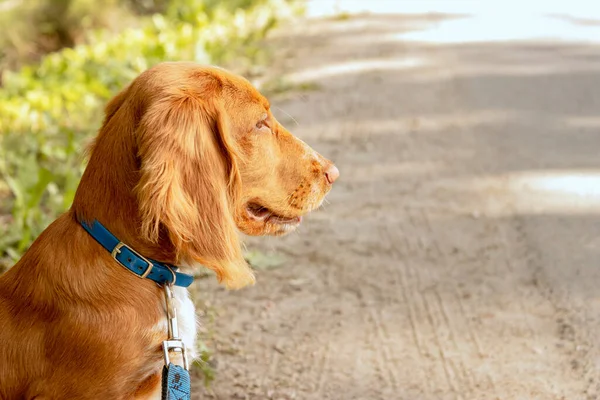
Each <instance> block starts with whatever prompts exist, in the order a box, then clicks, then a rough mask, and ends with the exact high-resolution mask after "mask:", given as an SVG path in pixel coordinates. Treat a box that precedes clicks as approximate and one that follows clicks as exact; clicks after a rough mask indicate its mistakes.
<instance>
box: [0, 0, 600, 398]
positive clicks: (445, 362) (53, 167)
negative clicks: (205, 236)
mask: <svg viewBox="0 0 600 400" xmlns="http://www.w3.org/2000/svg"><path fill="white" fill-rule="evenodd" d="M599 45H600V5H596V4H594V2H591V1H576V0H574V1H568V2H566V1H551V0H549V1H544V2H542V1H527V2H525V1H521V2H516V1H512V0H507V1H503V2H499V1H496V2H495V1H484V0H479V1H477V0H443V1H442V0H431V1H428V0H422V1H419V0H371V1H368V2H365V1H354V0H310V1H303V2H300V1H299V2H292V1H284V0H235V1H216V0H215V1H212V0H112V1H106V2H104V3H103V5H102V7H98V4H97V2H96V3H94V2H92V1H87V0H30V1H25V0H21V1H18V0H0V70H1V72H2V74H1V79H2V80H1V85H0V266H2V267H3V268H9V267H10V266H11V265H12V264H13V263H14V260H16V259H18V257H19V256H20V255H21V254H22V252H23V251H25V250H26V249H27V247H28V245H29V244H30V243H31V241H32V240H33V239H34V238H35V237H36V236H37V235H38V234H39V232H41V230H43V228H44V227H45V226H46V225H47V224H48V223H49V222H50V221H52V220H53V219H54V218H55V217H56V215H57V214H58V213H60V212H62V211H64V210H65V209H66V208H68V207H69V205H70V203H71V200H72V197H73V194H74V190H75V188H76V185H77V182H78V179H79V177H80V174H81V172H82V170H83V159H82V157H81V154H82V149H84V147H85V144H86V143H87V141H88V140H89V138H91V137H92V136H93V135H94V134H95V132H96V131H97V129H98V127H99V124H100V121H101V118H102V108H103V106H104V104H105V103H106V101H107V100H108V99H109V98H110V97H111V96H112V95H113V94H114V93H115V92H116V91H118V90H119V89H120V88H122V87H123V86H124V85H125V84H127V82H129V81H130V80H131V79H133V78H134V77H135V76H136V75H137V74H139V73H140V72H141V71H143V70H145V69H147V68H148V67H150V66H151V65H153V64H156V63H157V62H160V61H165V60H180V59H186V60H196V61H198V62H203V63H212V64H219V65H223V66H225V67H227V68H230V69H232V70H234V71H236V72H238V73H241V74H243V75H245V76H247V77H248V78H249V79H250V80H251V81H252V82H253V83H254V84H256V85H257V86H258V87H259V88H260V89H261V90H262V91H263V92H264V93H265V94H267V95H268V96H269V98H270V100H271V103H272V105H273V110H274V113H275V114H276V116H277V117H278V119H279V120H280V121H281V122H282V123H283V124H284V125H286V126H287V127H288V128H289V129H290V130H291V131H293V132H294V133H296V134H297V135H298V136H299V137H300V138H302V139H303V140H304V141H306V142H308V143H309V144H310V145H311V146H313V147H314V148H315V149H316V150H318V151H319V152H320V153H322V154H323V155H324V156H326V157H328V158H330V159H332V160H334V161H335V162H336V164H337V165H338V167H339V169H340V171H341V178H340V179H339V180H338V181H337V182H336V185H335V187H334V189H333V190H332V192H331V193H330V195H329V196H328V200H329V201H328V203H327V204H326V205H325V207H323V208H322V209H321V210H319V211H317V212H315V213H313V214H312V215H310V216H309V217H308V218H307V219H306V221H305V222H304V223H303V225H302V226H301V227H300V229H299V230H298V232H295V233H293V234H291V235H289V236H286V237H284V238H247V240H246V243H247V253H246V254H247V258H248V260H249V261H250V263H251V264H252V265H253V267H254V268H255V269H256V271H257V277H258V283H257V285H256V286H254V287H252V288H248V289H244V290H242V291H238V292H227V291H225V290H223V289H222V288H220V287H218V286H217V284H216V282H215V280H214V279H213V278H212V277H210V276H208V275H207V277H209V279H201V278H203V277H199V279H198V281H197V283H195V285H194V286H193V288H194V289H193V291H194V298H195V301H196V303H197V305H198V312H199V313H200V317H201V318H200V319H201V323H202V326H201V337H200V338H199V343H198V345H199V347H200V348H201V349H202V354H203V356H202V357H203V360H202V361H200V362H197V363H196V364H195V367H194V379H195V381H194V382H195V383H194V384H195V387H194V390H195V396H197V397H196V398H215V399H256V400H259V399H260V400H264V399H279V400H285V399H309V400H321V399H332V400H333V399H340V400H341V399H343V400H349V399H361V400H377V399H386V400H389V399H394V400H396V399H397V400H434V399H435V400H439V399H464V400H470V399H544V400H545V399H569V400H571V399H574V400H579V399H582V400H591V399H596V398H598V396H599V395H600V390H599V389H600V387H599V385H600V381H599V376H600V349H599V345H600V340H599V339H598V337H599V335H598V332H600V296H599V295H598V293H599V290H598V288H599V287H600V268H599V261H598V260H599V259H600V218H599V214H600V116H599V111H600V95H599V93H600V47H599Z"/></svg>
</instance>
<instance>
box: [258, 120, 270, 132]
mask: <svg viewBox="0 0 600 400" xmlns="http://www.w3.org/2000/svg"><path fill="white" fill-rule="evenodd" d="M256 129H258V130H269V131H270V130H271V128H270V127H269V125H267V119H266V118H264V119H261V120H260V121H258V122H257V123H256Z"/></svg>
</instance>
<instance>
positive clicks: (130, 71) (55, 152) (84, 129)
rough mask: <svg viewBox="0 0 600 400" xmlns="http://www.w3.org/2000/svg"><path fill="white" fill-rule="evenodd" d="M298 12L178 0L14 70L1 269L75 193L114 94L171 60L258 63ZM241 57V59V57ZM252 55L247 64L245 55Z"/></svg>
mask: <svg viewBox="0 0 600 400" xmlns="http://www.w3.org/2000/svg"><path fill="white" fill-rule="evenodd" d="M294 11H295V9H294V6H293V4H291V3H290V2H289V1H286V0H233V1H229V2H222V1H217V0H173V1H171V2H170V6H169V8H168V9H167V10H166V11H165V13H164V14H155V15H153V16H152V17H151V18H149V20H148V21H147V23H145V24H143V26H141V27H140V28H136V29H126V30H124V31H122V32H121V33H119V34H118V35H116V36H115V35H114V34H113V35H111V34H109V33H107V32H106V31H96V32H93V33H92V34H91V35H90V37H89V39H88V41H87V44H85V45H80V46H76V47H74V48H68V49H64V50H62V51H60V52H57V53H53V54H49V55H47V56H46V57H44V58H43V59H42V60H41V62H40V63H39V64H37V65H34V66H26V67H23V68H21V69H20V70H19V71H16V72H9V71H5V72H4V74H3V76H2V82H3V84H4V87H2V88H0V269H1V268H2V264H4V267H7V266H8V265H9V264H10V263H12V262H13V261H14V260H15V259H17V258H18V257H20V255H21V254H22V253H23V251H24V250H26V249H27V248H28V246H29V245H30V243H31V241H32V240H33V239H34V238H35V237H36V236H37V235H38V234H39V233H41V231H42V230H43V229H44V228H45V227H46V226H47V225H48V224H49V223H50V222H51V221H52V220H54V219H55V218H56V217H57V215H58V214H60V213H61V212H63V211H64V210H66V209H67V208H68V207H69V206H70V204H71V201H72V200H73V196H74V194H75V189H76V187H77V184H78V182H79V178H80V176H81V173H82V171H83V166H82V161H83V160H82V157H81V154H82V149H83V148H84V147H85V143H86V142H87V141H88V140H89V139H90V138H91V137H93V136H94V135H95V133H96V131H97V129H98V128H99V125H100V123H101V119H102V117H103V107H104V104H105V103H106V101H107V100H108V99H109V98H110V97H111V96H112V95H114V94H115V93H116V92H117V91H118V90H119V89H121V88H122V87H124V86H125V85H126V84H127V83H128V82H129V81H131V80H132V79H133V78H134V77H135V76H137V75H138V74H139V73H140V72H142V71H144V70H146V69H147V68H149V67H151V66H152V65H154V64H157V63H159V62H162V61H165V60H194V61H197V62H202V63H214V64H227V63H228V62H231V61H232V60H236V65H241V66H242V67H243V66H249V65H251V63H252V62H254V61H256V58H257V57H258V56H259V55H260V52H259V48H258V47H257V41H258V39H260V38H262V37H263V36H264V35H265V34H266V32H267V31H268V30H269V29H271V28H272V27H273V26H274V25H275V23H276V22H277V21H278V20H279V19H281V18H284V17H287V16H289V15H291V14H292V13H293V12H294ZM238 60H240V62H238ZM244 60H245V62H246V64H244V63H243V62H242V61H244Z"/></svg>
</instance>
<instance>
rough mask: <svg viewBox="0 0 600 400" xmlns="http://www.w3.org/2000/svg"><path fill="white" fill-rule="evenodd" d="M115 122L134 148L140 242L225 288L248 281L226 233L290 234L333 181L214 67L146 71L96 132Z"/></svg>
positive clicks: (262, 103) (235, 79)
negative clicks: (168, 251) (209, 274)
mask: <svg viewBox="0 0 600 400" xmlns="http://www.w3.org/2000/svg"><path fill="white" fill-rule="evenodd" d="M123 109H126V111H124V112H123V111H121V110H123ZM120 113H122V114H120ZM122 118H130V119H135V120H136V123H135V124H133V125H131V128H130V132H122V133H120V135H131V136H132V137H133V138H134V140H135V147H136V149H137V160H138V161H137V164H138V168H139V174H138V175H137V176H138V178H137V182H136V183H135V189H134V193H135V196H136V197H137V203H138V208H139V209H138V213H139V220H140V223H141V228H140V230H139V232H140V235H141V236H142V237H143V238H144V239H146V240H149V241H153V242H157V241H159V240H160V238H164V237H168V239H169V240H170V242H171V243H172V245H173V247H174V248H175V249H176V253H177V254H178V260H177V261H178V262H182V261H187V262H199V263H201V264H203V265H205V266H207V267H209V268H211V269H213V270H214V271H215V272H216V273H217V276H218V277H219V280H222V281H224V282H225V283H226V285H227V286H229V287H241V286H244V285H246V284H249V283H252V282H253V281H254V277H253V274H252V272H251V270H250V268H249V267H248V265H247V263H246V261H245V260H244V258H243V256H242V252H241V248H240V243H239V238H238V233H237V229H236V228H238V229H239V230H241V231H242V232H244V233H246V234H249V235H266V234H268V235H282V234H286V233H288V232H291V231H293V230H294V229H295V228H296V227H297V226H298V225H299V224H300V222H301V219H302V216H303V215H305V214H306V213H308V212H310V211H312V210H314V209H316V208H318V207H319V206H320V205H321V203H322V201H323V198H324V197H325V195H326V194H327V192H328V191H329V190H330V189H331V185H332V183H333V182H334V181H335V180H336V178H337V177H338V175H339V172H338V170H337V168H336V167H335V166H334V165H333V164H332V163H331V162H330V161H328V160H326V159H325V158H323V157H322V156H321V155H319V154H318V153H317V152H315V151H314V150H312V149H311V148H310V147H309V146H307V145H306V144H305V143H303V142H302V141H300V140H299V139H297V138H296V137H294V136H293V135H292V134H291V133H290V132H288V131H287V130H286V129H285V128H284V127H283V126H282V125H281V124H280V123H279V122H278V121H277V120H276V119H275V117H274V116H273V114H272V113H271V110H270V106H269V102H268V101H267V99H266V98H265V97H264V96H262V95H261V94H260V93H259V92H258V91H257V90H256V89H255V88H254V87H253V86H252V85H251V84H250V83H249V82H248V81H246V80H245V79H243V78H241V77H239V76H236V75H234V74H231V73H229V72H227V71H225V70H222V69H219V68H213V67H201V66H198V65H196V64H191V63H165V64H161V65H158V66H156V67H154V68H152V69H150V70H148V71H146V72H145V73H143V74H141V75H140V76H139V77H138V78H137V79H136V80H135V81H134V82H133V83H132V84H131V85H130V86H129V87H128V88H127V89H125V90H123V91H122V92H121V93H120V94H119V95H117V96H116V97H115V99H113V100H112V101H111V103H109V105H108V107H107V109H106V120H105V127H107V126H108V127H110V125H114V126H117V125H119V124H121V123H125V122H124V121H120V119H122ZM107 129H109V128H107ZM121 130H122V131H123V129H121ZM124 131H127V129H125V130H124ZM115 140H116V139H115ZM124 140H125V139H124ZM117 141H118V140H117Z"/></svg>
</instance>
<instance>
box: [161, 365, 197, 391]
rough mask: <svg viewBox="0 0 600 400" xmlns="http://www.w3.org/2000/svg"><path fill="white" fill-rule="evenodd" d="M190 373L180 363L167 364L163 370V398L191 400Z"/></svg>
mask: <svg viewBox="0 0 600 400" xmlns="http://www.w3.org/2000/svg"><path fill="white" fill-rule="evenodd" d="M190 393H191V381H190V373H189V372H188V371H187V370H186V369H185V368H183V367H182V366H180V365H177V364H171V363H169V365H165V366H164V367H163V372H162V400H190Z"/></svg>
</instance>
